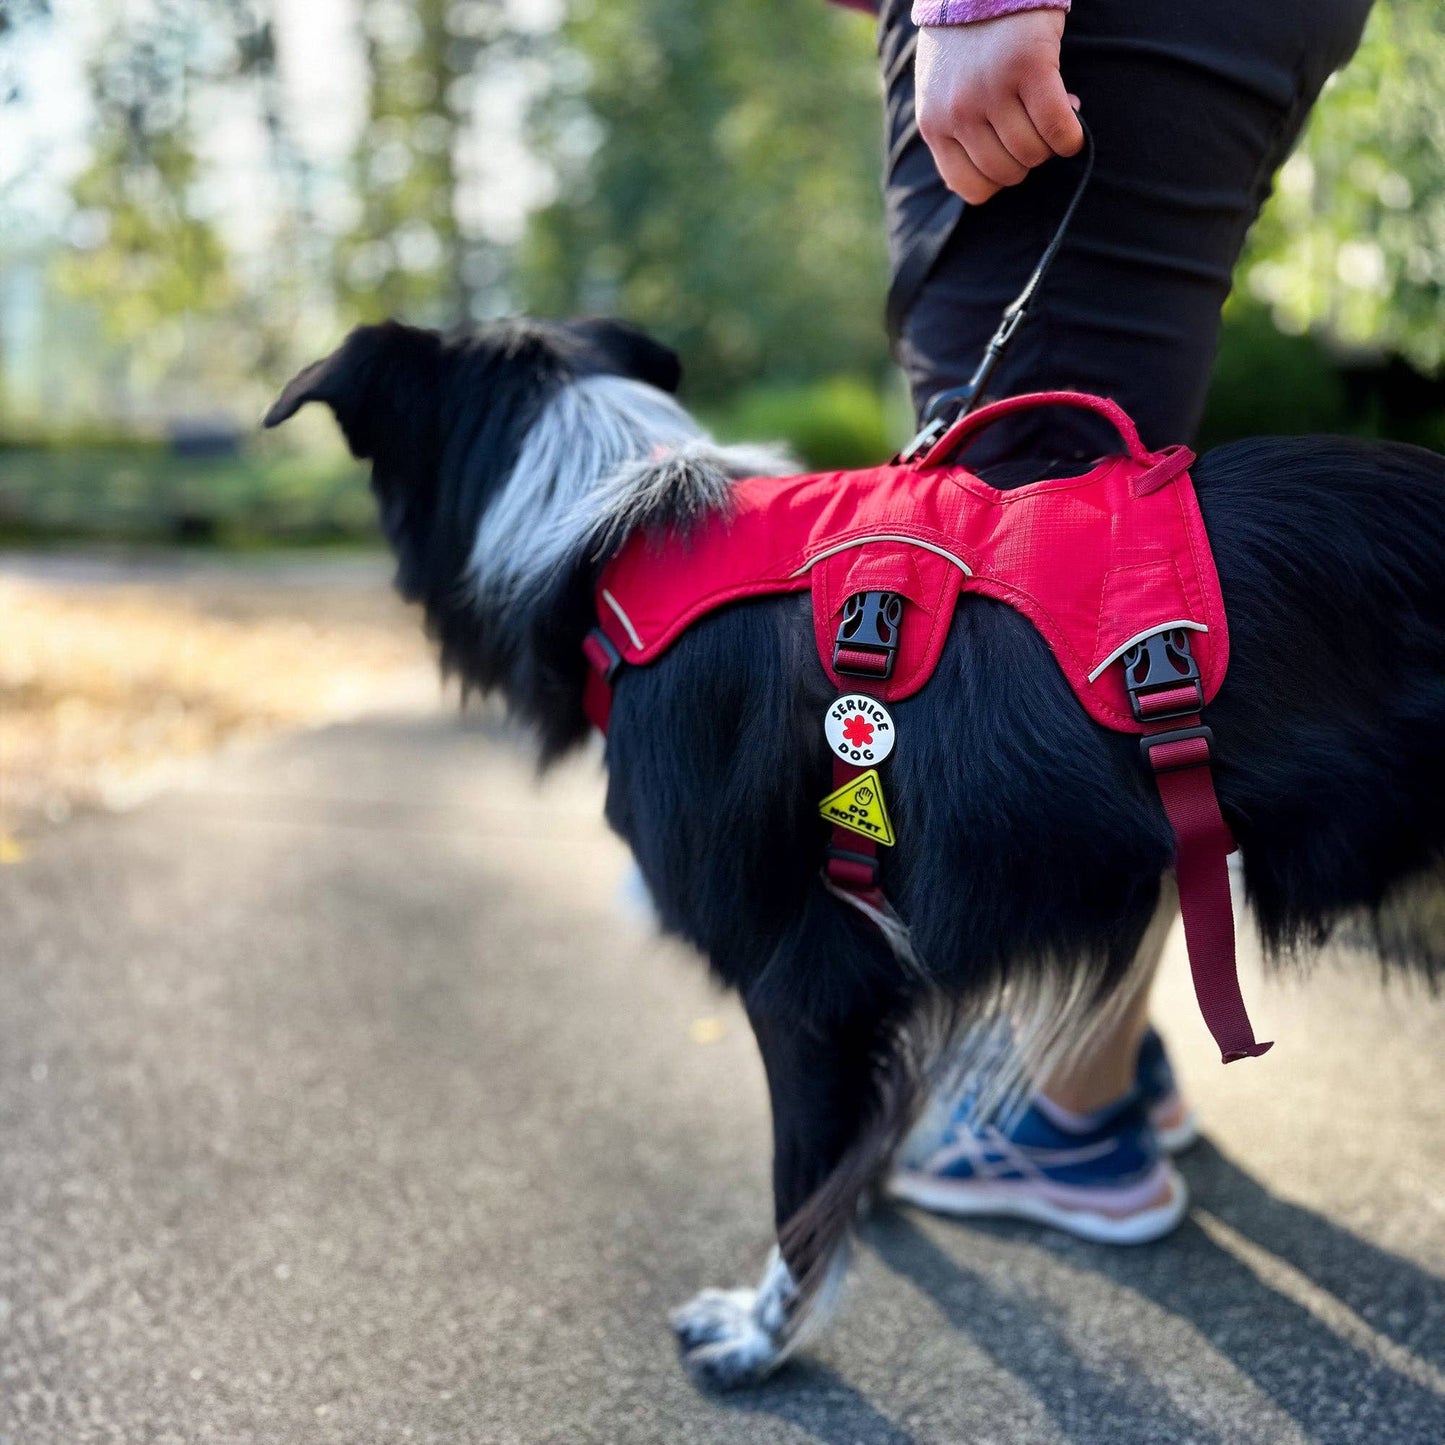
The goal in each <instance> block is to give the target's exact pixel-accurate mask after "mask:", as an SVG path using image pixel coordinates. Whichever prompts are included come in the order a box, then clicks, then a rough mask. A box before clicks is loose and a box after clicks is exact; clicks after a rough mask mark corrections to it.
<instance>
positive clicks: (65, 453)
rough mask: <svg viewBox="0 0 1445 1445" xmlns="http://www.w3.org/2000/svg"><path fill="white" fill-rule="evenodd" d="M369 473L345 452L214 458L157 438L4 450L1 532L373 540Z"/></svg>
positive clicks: (132, 538) (159, 538) (224, 540)
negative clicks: (189, 453) (186, 454)
mask: <svg viewBox="0 0 1445 1445" xmlns="http://www.w3.org/2000/svg"><path fill="white" fill-rule="evenodd" d="M375 536H376V507H375V504H374V502H373V501H372V497H371V493H370V491H369V489H368V487H367V485H366V480H365V477H364V476H363V475H362V473H361V471H360V470H359V469H358V468H357V467H356V466H355V465H354V464H352V463H350V462H348V461H344V460H342V459H339V458H316V457H296V456H288V455H284V454H280V453H277V452H273V451H266V452H260V453H257V454H256V455H250V456H241V457H226V458H216V459H190V458H181V457H175V456H172V455H170V454H169V453H168V452H166V451H165V450H164V449H163V448H161V447H160V446H156V445H152V446H145V445H143V444H131V445H126V446H117V447H70V448H65V449H56V448H38V449H3V450H0V538H4V539H7V540H36V539H63V538H73V537H87V538H106V539H110V540H115V541H125V542H139V541H151V542H167V541H188V542H212V543H220V544H224V545H228V546H245V545H249V544H256V543H261V542H266V543H276V542H305V543H315V542H326V541H372V540H374V538H375Z"/></svg>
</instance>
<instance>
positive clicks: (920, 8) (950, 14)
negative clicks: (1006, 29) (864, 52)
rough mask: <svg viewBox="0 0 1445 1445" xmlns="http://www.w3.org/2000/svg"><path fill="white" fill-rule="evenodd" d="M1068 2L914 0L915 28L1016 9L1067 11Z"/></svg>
mask: <svg viewBox="0 0 1445 1445" xmlns="http://www.w3.org/2000/svg"><path fill="white" fill-rule="evenodd" d="M1069 4H1070V0H913V23H914V24H915V25H971V24H973V22H974V21H975V20H996V19H997V18H998V17H999V16H1000V15H1013V14H1014V13H1015V12H1017V11H1019V10H1067V9H1068V8H1069Z"/></svg>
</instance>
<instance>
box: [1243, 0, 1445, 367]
mask: <svg viewBox="0 0 1445 1445" xmlns="http://www.w3.org/2000/svg"><path fill="white" fill-rule="evenodd" d="M1442 96H1445V23H1442V19H1441V10H1440V0H1381V3H1378V4H1377V5H1376V6H1375V9H1374V12H1373V14H1372V15H1371V18H1370V23H1369V26H1368V28H1367V30H1366V34H1365V39H1364V42H1363V44H1362V45H1361V47H1360V51H1359V53H1358V55H1356V57H1355V59H1354V60H1353V61H1352V62H1351V63H1350V65H1349V67H1348V68H1347V69H1346V70H1344V71H1343V72H1342V73H1341V74H1340V75H1339V76H1337V77H1336V78H1335V79H1334V80H1333V81H1332V82H1331V84H1330V86H1329V88H1328V89H1327V91H1326V93H1325V96H1324V99H1323V100H1322V102H1321V103H1320V105H1319V107H1318V109H1317V110H1316V112H1315V115H1314V117H1313V119H1312V121H1311V123H1310V126H1309V129H1308V131H1307V133H1306V135H1305V138H1304V141H1303V143H1302V145H1301V146H1300V149H1299V150H1298V151H1297V152H1296V153H1295V155H1294V156H1293V157H1291V159H1290V160H1289V161H1288V162H1287V163H1286V165H1285V167H1284V169H1283V171H1282V172H1281V173H1280V176H1279V180H1278V184H1277V190H1276V194H1275V197H1274V199H1273V200H1272V201H1271V203H1270V205H1269V206H1268V207H1267V208H1266V210H1265V213H1264V215H1263V216H1262V217H1261V218H1260V221H1259V223H1258V225H1257V226H1256V227H1255V230H1254V232H1253V234H1252V236H1251V238H1250V244H1249V250H1248V252H1247V254H1246V257H1245V261H1244V264H1243V269H1242V280H1243V283H1244V285H1245V287H1246V288H1247V289H1248V291H1249V292H1250V293H1251V294H1252V295H1253V296H1254V297H1256V298H1257V299H1259V300H1260V301H1263V302H1264V303H1266V304H1267V305H1268V306H1269V308H1270V310H1271V313H1272V315H1273V318H1274V322H1275V325H1276V326H1277V327H1279V328H1280V329H1281V330H1283V331H1286V332H1289V333H1296V334H1297V333H1300V332H1302V331H1305V330H1307V329H1311V328H1313V329H1317V330H1319V331H1320V332H1322V333H1323V334H1324V335H1325V336H1326V338H1327V339H1329V340H1330V341H1331V342H1333V343H1335V344H1336V345H1338V346H1343V347H1344V348H1346V349H1349V350H1359V349H1367V350H1370V351H1375V352H1398V353H1399V354H1401V355H1403V356H1404V357H1405V358H1406V359H1407V360H1409V361H1410V362H1411V363H1412V364H1413V365H1415V366H1416V367H1419V368H1421V369H1422V370H1426V371H1434V370H1438V369H1439V368H1440V366H1441V364H1442V361H1445V106H1442V104H1441V98H1442Z"/></svg>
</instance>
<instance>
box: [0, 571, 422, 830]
mask: <svg viewBox="0 0 1445 1445" xmlns="http://www.w3.org/2000/svg"><path fill="white" fill-rule="evenodd" d="M378 580H379V579H377V578H374V577H373V576H372V575H371V573H370V571H369V570H367V571H366V572H365V573H364V574H363V575H361V576H359V577H358V578H357V579H356V580H355V581H354V582H352V581H343V582H341V583H338V581H337V579H336V577H335V576H334V575H331V574H330V573H327V572H324V571H323V573H322V574H321V575H320V576H318V577H317V578H316V579H314V580H312V581H309V582H308V581H307V580H306V579H305V578H304V577H303V578H301V579H300V580H298V579H297V578H296V577H295V576H291V577H290V578H288V579H287V580H284V581H281V582H277V581H276V580H275V579H273V578H270V577H267V576H266V575H264V574H261V575H251V574H248V573H246V572H245V571H244V570H242V571H241V572H240V573H239V574H236V575H232V574H227V573H225V572H224V571H223V570H218V571H217V572H216V573H215V574H214V575H212V574H207V575H205V576H202V577H199V578H196V577H189V578H185V579H182V580H178V581H165V582H160V583H157V582H148V583H145V584H140V585H135V584H129V583H121V584H118V585H117V584H99V585H97V584H95V583H86V584H85V585H65V584H59V585H57V584H55V583H53V582H36V581H32V580H28V579H24V578H17V577H4V576H0V837H5V836H6V835H7V834H13V833H15V832H16V831H17V830H23V829H25V828H26V827H28V826H31V825H33V824H34V823H35V822H37V821H38V820H39V819H42V818H49V819H51V820H58V819H59V818H62V817H64V816H65V815H66V814H67V813H68V812H69V811H70V810H71V809H72V808H73V807H75V806H76V805H78V804H99V805H103V806H115V805H123V804H125V803H127V802H129V801H130V800H132V799H133V798H134V797H136V796H139V795H140V794H142V793H143V792H145V791H147V790H148V789H149V788H151V787H153V786H154V785H155V784H156V782H157V781H158V780H159V779H160V778H161V777H162V776H163V775H164V773H165V772H166V770H167V768H168V767H173V766H174V764H175V763H176V762H177V761H179V760H184V759H186V758H193V757H195V756H196V755H198V754H201V753H205V752H209V751H211V750H213V749H215V748H216V747H218V746H220V745H222V744H224V743H227V742H229V741H231V740H233V739H237V738H253V737H258V736H261V735H264V734H266V733H269V732H273V731H275V730H278V729H282V728H289V727H298V726H314V725H317V724H321V723H327V722H333V721H337V720H340V719H344V718H347V717H353V716H355V715H357V714H359V713H361V712H365V711H367V710H370V709H373V708H378V707H387V706H396V705H412V704H414V703H415V702H416V701H418V700H419V699H421V700H424V699H426V698H427V697H432V698H434V697H435V696H436V692H437V689H436V682H435V669H434V665H433V664H432V662H431V659H430V655H429V653H428V651H427V647H426V644H425V641H424V639H423V638H422V635H421V629H420V627H419V625H418V620H417V618H416V616H415V615H414V614H413V613H411V612H409V611H408V610H407V609H406V608H404V607H403V606H402V605H401V604H400V603H398V602H397V601H396V600H395V599H394V598H392V597H391V596H389V594H388V593H387V592H386V590H385V585H384V583H380V585H378Z"/></svg>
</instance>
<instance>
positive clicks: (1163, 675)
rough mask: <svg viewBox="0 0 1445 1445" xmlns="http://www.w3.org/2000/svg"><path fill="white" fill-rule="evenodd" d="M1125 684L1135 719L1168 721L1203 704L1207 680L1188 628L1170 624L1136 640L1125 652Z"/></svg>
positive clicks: (1195, 710) (1192, 712)
mask: <svg viewBox="0 0 1445 1445" xmlns="http://www.w3.org/2000/svg"><path fill="white" fill-rule="evenodd" d="M1124 686H1125V688H1126V689H1127V690H1128V693H1129V708H1130V710H1131V711H1132V712H1133V714H1134V721H1135V722H1141V723H1142V722H1151V723H1152V722H1168V721H1169V720H1170V719H1171V718H1181V717H1189V716H1191V715H1192V714H1194V713H1197V712H1198V711H1199V710H1200V709H1201V708H1202V707H1203V706H1204V683H1203V682H1202V681H1201V679H1200V676H1199V664H1198V663H1197V662H1196V661H1195V660H1194V653H1193V652H1192V651H1191V649H1190V646H1189V630H1188V629H1187V628H1184V627H1171V628H1167V629H1166V630H1165V631H1163V632H1155V633H1153V634H1152V635H1150V636H1149V637H1146V638H1144V640H1143V641H1142V642H1136V643H1135V644H1134V646H1133V647H1131V648H1130V649H1129V650H1128V652H1126V653H1125V654H1124Z"/></svg>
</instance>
